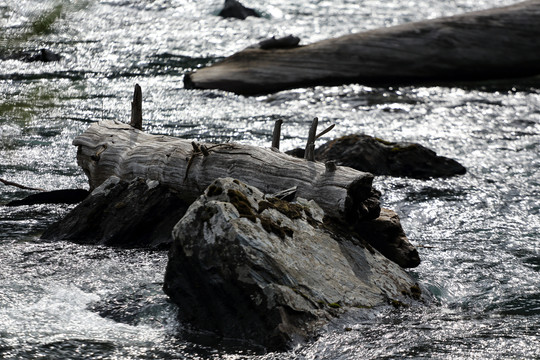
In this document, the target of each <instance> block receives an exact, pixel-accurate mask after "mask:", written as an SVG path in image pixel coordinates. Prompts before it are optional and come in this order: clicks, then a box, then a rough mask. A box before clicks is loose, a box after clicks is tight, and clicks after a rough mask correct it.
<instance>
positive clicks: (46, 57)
mask: <svg viewBox="0 0 540 360" xmlns="http://www.w3.org/2000/svg"><path fill="white" fill-rule="evenodd" d="M0 55H1V54H0ZM2 58H3V59H7V60H20V61H24V62H37V61H39V62H52V61H59V60H61V59H62V56H61V55H60V54H57V53H55V52H53V51H51V50H48V49H39V50H25V51H19V52H15V53H12V54H9V55H7V56H0V59H2Z"/></svg>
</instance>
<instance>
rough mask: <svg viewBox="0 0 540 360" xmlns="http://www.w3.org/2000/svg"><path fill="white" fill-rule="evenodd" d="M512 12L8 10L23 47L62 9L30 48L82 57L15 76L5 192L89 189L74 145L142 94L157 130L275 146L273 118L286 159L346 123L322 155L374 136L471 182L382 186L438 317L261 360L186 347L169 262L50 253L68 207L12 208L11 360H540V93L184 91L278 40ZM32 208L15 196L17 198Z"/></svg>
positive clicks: (8, 226) (333, 334)
mask: <svg viewBox="0 0 540 360" xmlns="http://www.w3.org/2000/svg"><path fill="white" fill-rule="evenodd" d="M512 2H513V1H506V0H505V1H488V0H485V1H472V0H460V1H452V2H442V1H426V2H421V3H418V2H411V1H408V2H403V1H401V2H392V1H390V2H380V1H371V0H368V1H364V2H361V3H358V2H355V1H346V0H343V1H332V2H321V1H305V2H285V3H284V2H283V1H277V0H271V1H268V2H262V1H253V2H251V3H250V4H249V6H251V7H254V8H256V9H257V10H260V11H262V12H263V15H264V17H263V18H261V19H256V18H248V20H247V21H244V22H238V21H234V20H223V19H221V18H219V17H217V16H215V13H217V11H218V10H219V8H220V7H221V3H222V2H221V1H217V0H215V1H197V2H193V1H183V0H177V1H146V0H132V1H124V0H121V1H120V0H119V1H106V2H105V1H101V2H100V1H85V2H81V3H72V2H69V1H60V2H40V1H35V0H22V1H18V2H14V1H11V0H8V2H7V3H6V5H0V19H1V20H2V22H1V23H0V24H1V26H2V29H6V33H7V34H9V35H12V36H13V37H17V36H22V35H21V34H22V33H23V32H24V31H26V30H25V27H24V25H25V24H27V23H28V22H29V21H32V19H34V18H35V17H36V16H37V14H39V13H42V12H44V11H47V10H48V9H50V8H52V7H53V6H54V5H55V4H57V3H61V4H63V8H62V9H63V10H62V11H63V13H62V16H60V17H59V18H58V19H57V21H56V23H55V25H54V26H53V28H52V31H51V32H50V33H48V34H45V35H43V36H38V37H31V38H29V39H28V41H26V42H24V44H23V45H24V46H25V47H28V48H41V47H43V46H47V47H50V48H51V49H53V50H54V51H57V52H59V53H61V54H62V55H63V57H64V58H63V59H62V60H61V61H60V62H57V63H48V64H29V63H23V62H20V61H17V60H5V61H0V64H1V66H0V141H1V143H0V144H1V145H0V159H1V163H0V177H2V178H9V179H10V180H12V181H16V182H19V183H23V184H27V185H31V186H36V187H42V188H45V189H56V188H75V187H87V180H86V178H85V176H84V174H82V172H81V171H80V170H79V168H78V166H77V164H76V159H75V152H76V149H75V148H74V147H73V146H72V145H71V141H72V139H73V138H74V137H75V136H76V135H77V134H79V133H81V132H82V131H84V129H85V128H86V127H87V126H88V125H89V123H90V122H93V121H98V120H101V119H118V120H121V121H126V122H127V120H128V118H129V111H130V108H129V104H130V101H131V97H132V91H133V85H134V84H135V83H139V84H141V86H142V88H143V100H144V102H143V114H144V115H143V117H144V126H145V128H146V131H149V132H152V133H158V134H168V135H175V136H182V137H186V138H193V139H198V140H202V141H215V142H225V141H237V142H242V143H248V144H255V145H261V146H269V144H270V137H271V131H272V128H273V123H274V121H275V120H277V119H284V120H285V123H284V126H283V141H282V148H283V149H284V150H288V149H292V148H295V147H303V146H304V143H305V140H306V137H307V132H308V128H309V124H310V122H311V120H312V118H313V117H315V116H317V117H319V120H320V126H321V127H326V126H329V125H330V124H333V123H335V124H336V125H337V126H336V128H335V129H334V130H333V131H332V132H331V133H330V134H328V135H327V136H325V137H324V138H323V139H321V143H322V142H323V141H324V140H329V139H331V138H335V137H337V136H340V135H347V134H350V133H357V132H364V133H367V134H369V135H374V136H378V137H381V138H383V139H387V140H391V141H398V140H399V141H413V142H419V143H421V144H423V145H425V146H428V147H429V148H431V149H433V150H435V151H436V152H437V153H438V154H439V155H444V156H448V157H452V158H454V159H456V160H458V161H459V162H461V163H462V164H464V165H465V166H466V167H467V169H468V173H467V174H466V175H464V176H462V177H458V178H451V179H432V180H426V181H420V180H413V179H397V178H390V177H378V178H376V180H375V186H376V187H377V188H378V189H380V190H381V191H382V192H383V197H382V202H383V205H384V206H385V207H388V208H391V209H394V210H396V211H397V212H398V213H399V215H400V216H401V218H402V223H403V226H404V228H405V231H406V233H407V234H408V236H409V238H410V239H411V241H412V242H413V243H414V244H416V245H419V251H420V254H421V257H422V260H423V262H422V264H421V265H420V267H418V268H416V269H413V270H411V271H410V272H411V274H412V275H413V276H414V277H416V278H417V279H418V281H419V282H420V283H421V284H423V285H424V286H425V287H426V288H428V289H430V290H431V291H432V292H433V293H434V294H435V296H436V298H437V301H438V302H439V303H440V304H439V305H437V306H433V307H426V308H414V309H407V310H403V311H396V310H394V309H391V308H388V309H380V310H377V311H373V312H368V313H364V314H362V315H358V317H355V316H352V315H351V317H349V318H344V319H340V320H339V321H338V322H337V323H336V324H333V325H331V326H329V328H328V330H327V331H326V332H324V333H323V334H322V336H321V338H320V339H318V340H317V341H314V342H312V343H309V344H307V345H305V346H298V347H297V348H295V349H294V350H292V351H290V352H289V353H286V354H267V355H265V356H261V357H258V356H252V355H250V353H249V351H246V350H243V349H240V350H239V351H243V353H242V354H240V353H230V352H228V351H227V350H223V349H215V348H212V347H211V346H207V347H205V346H204V345H200V346H199V345H194V344H191V343H190V342H187V341H185V340H183V339H182V338H181V337H180V338H178V337H176V335H175V334H176V330H177V326H179V325H178V324H176V323H175V321H174V319H175V311H176V309H175V308H174V307H173V306H172V305H171V304H169V303H168V301H167V299H166V297H165V295H164V294H163V293H162V291H161V282H162V277H163V269H164V266H165V263H166V254H165V253H150V254H148V253H142V252H133V251H117V250H111V249H103V248H93V247H85V246H79V245H73V244H65V243H61V244H51V243H42V242H40V241H37V240H36V235H37V234H39V232H40V231H42V230H43V229H44V228H45V227H46V226H47V225H48V224H50V223H51V222H52V221H54V220H55V219H58V218H60V217H61V216H62V214H64V213H65V212H66V211H68V209H69V207H66V206H65V207H55V206H34V207H22V208H17V209H12V208H9V209H8V208H6V207H3V206H2V207H0V219H1V220H0V243H1V244H2V246H1V247H0V259H2V260H1V261H0V274H1V275H0V276H1V277H2V282H1V283H0V290H1V291H0V304H1V305H2V306H0V354H2V355H3V354H7V355H8V356H7V357H8V358H9V356H10V355H13V356H12V357H13V358H32V357H38V354H42V355H43V357H46V356H52V357H55V356H63V357H70V356H71V357H79V356H80V357H83V356H86V357H87V358H99V357H100V356H102V357H110V358H118V359H121V358H124V359H129V358H175V357H176V358H191V359H221V358H226V359H240V358H246V357H247V358H265V359H283V358H289V359H356V358H407V357H409V358H455V359H470V358H475V357H476V358H479V359H489V358H491V359H498V358H534V357H540V353H539V349H538V348H537V346H536V345H535V344H537V343H538V341H539V339H540V334H539V332H540V330H539V327H538V323H539V319H540V299H539V297H538V294H537V289H539V288H540V282H539V281H540V280H539V277H538V272H539V271H540V245H539V241H538V240H539V237H538V236H539V234H540V205H539V204H538V197H539V195H540V158H539V156H538V154H539V153H540V145H539V144H540V111H539V109H540V91H539V90H538V81H536V82H535V81H534V80H533V81H530V82H524V83H520V84H511V85H508V84H504V83H503V84H500V83H496V84H488V85H485V86H481V87H476V88H475V87H472V86H455V87H438V86H433V87H398V88H376V87H367V86H362V85H358V84H352V85H345V86H335V87H314V88H308V89H297V90H289V91H283V92H280V93H277V94H272V95H266V96H259V97H249V98H247V97H243V96H237V95H234V94H229V93H225V92H222V91H193V90H185V89H183V82H182V76H183V74H184V73H186V72H188V71H191V70H192V69H194V68H197V67H201V66H204V65H205V64H208V63H209V62H213V61H216V60H218V59H220V58H222V57H223V56H227V55H230V54H232V53H234V52H236V51H238V50H240V49H243V48H245V47H247V46H249V45H252V44H254V43H256V42H258V41H260V40H262V39H264V38H267V37H269V36H272V35H279V36H281V35H288V34H291V33H292V34H294V35H298V36H300V37H301V39H302V43H304V44H305V43H309V42H312V41H316V40H320V39H324V38H328V37H330V36H338V35H342V34H348V33H350V32H353V31H360V30H365V29H371V28H376V27H379V26H385V25H392V24H398V23H403V22H406V21H412V20H418V19H423V18H429V17H436V16H440V15H450V14H455V13H460V12H464V11H467V10H472V9H480V8H488V7H491V6H493V5H504V4H510V3H512ZM3 36H4V35H0V44H3V43H5V41H3ZM11 43H13V42H11ZM531 84H532V85H531ZM29 193H30V192H28V191H23V190H20V189H15V188H8V187H2V188H1V193H0V202H1V203H5V202H7V201H9V200H12V199H15V198H20V197H23V196H24V195H28V194H29ZM122 295H125V296H122ZM134 313H135V314H138V313H140V316H131V315H132V314H134ZM99 314H102V315H99ZM29 315H31V316H29ZM349 327H350V328H351V329H352V330H351V331H347V330H344V329H345V328H349ZM21 334H24V336H21ZM2 352H3V353H2ZM40 356H41V355H40Z"/></svg>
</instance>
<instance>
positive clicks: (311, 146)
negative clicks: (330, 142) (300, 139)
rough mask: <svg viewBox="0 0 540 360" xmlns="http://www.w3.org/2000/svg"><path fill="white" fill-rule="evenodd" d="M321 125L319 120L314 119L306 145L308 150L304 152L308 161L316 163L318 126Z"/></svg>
mask: <svg viewBox="0 0 540 360" xmlns="http://www.w3.org/2000/svg"><path fill="white" fill-rule="evenodd" d="M318 124H319V119H318V118H313V122H312V123H311V127H310V128H309V134H308V139H307V144H306V150H305V152H304V159H307V160H308V161H315V138H316V137H315V135H316V134H317V125H318Z"/></svg>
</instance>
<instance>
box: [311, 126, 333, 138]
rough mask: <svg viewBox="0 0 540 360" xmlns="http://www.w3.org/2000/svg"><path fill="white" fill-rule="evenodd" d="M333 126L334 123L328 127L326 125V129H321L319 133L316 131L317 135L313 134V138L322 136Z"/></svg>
mask: <svg viewBox="0 0 540 360" xmlns="http://www.w3.org/2000/svg"><path fill="white" fill-rule="evenodd" d="M334 126H336V124H332V125H330V126H329V127H327V128H326V129H324V130H323V131H321V132H320V133H318V134H317V136H315V139H318V138H320V137H321V136H323V135H324V134H327V133H328V132H330V131H331V130H332V129H333V128H334Z"/></svg>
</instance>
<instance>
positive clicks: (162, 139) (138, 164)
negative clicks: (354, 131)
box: [73, 121, 380, 221]
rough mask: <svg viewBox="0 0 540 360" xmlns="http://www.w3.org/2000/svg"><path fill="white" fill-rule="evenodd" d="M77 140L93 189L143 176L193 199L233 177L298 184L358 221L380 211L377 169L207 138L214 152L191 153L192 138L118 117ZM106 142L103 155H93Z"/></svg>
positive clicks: (334, 211) (265, 187)
mask: <svg viewBox="0 0 540 360" xmlns="http://www.w3.org/2000/svg"><path fill="white" fill-rule="evenodd" d="M73 144H74V145H76V146H78V151H77V161H78V164H79V165H80V166H81V167H82V168H83V170H84V172H85V174H86V175H87V177H88V179H89V183H90V188H91V189H94V188H96V187H97V186H99V185H100V184H101V183H103V182H104V181H105V180H106V179H107V178H109V177H110V176H112V175H115V176H118V177H119V178H121V179H125V180H131V179H133V178H136V177H143V178H146V179H150V180H157V181H159V182H160V183H162V184H164V185H166V186H169V187H171V188H172V189H174V190H176V191H177V192H178V193H179V194H180V196H181V197H182V198H183V200H185V201H187V202H192V201H194V200H195V199H196V198H197V197H198V196H199V195H200V194H202V192H203V191H204V189H206V187H208V186H209V185H210V184H211V183H212V182H213V181H214V180H215V179H217V178H222V177H232V178H236V179H238V180H240V181H243V182H245V183H248V184H250V185H252V186H254V187H257V188H259V189H260V190H261V191H262V192H264V193H267V194H273V193H276V192H278V191H282V190H286V189H290V188H293V187H296V189H297V191H296V195H297V196H299V197H302V198H305V199H313V200H315V201H316V202H317V203H318V204H319V206H320V207H321V208H322V209H323V210H324V211H325V212H326V214H327V215H328V216H330V217H337V218H347V219H349V220H350V221H357V220H359V219H371V218H375V217H377V216H378V213H379V211H380V207H379V203H378V200H377V199H375V200H374V198H373V194H374V190H373V188H372V186H371V185H372V181H373V175H371V174H369V173H365V172H361V171H357V170H354V169H351V168H347V167H337V169H336V170H335V171H332V172H328V171H326V168H325V165H324V164H322V163H318V162H314V161H306V160H304V159H298V158H294V157H292V156H289V155H287V154H284V153H281V152H276V151H272V150H271V149H268V148H261V147H256V146H250V145H240V144H232V143H231V144H220V145H219V146H212V145H211V144H204V145H205V146H206V147H207V148H208V149H212V150H211V154H210V156H192V155H193V153H194V151H193V150H194V147H193V146H192V143H191V141H189V140H184V139H179V138H174V137H169V136H163V135H159V136H158V135H150V134H145V133H144V132H142V131H139V130H137V129H134V128H133V127H131V126H129V125H127V124H122V123H120V122H116V121H103V122H100V123H97V124H93V125H91V126H90V127H89V128H88V129H87V130H86V131H85V132H84V133H83V134H81V135H79V136H78V137H76V138H75V139H74V141H73ZM104 145H106V148H105V150H103V152H102V153H101V154H100V157H99V159H97V160H95V157H94V159H93V158H92V155H95V153H96V151H97V150H98V149H102V148H103V147H104ZM201 145H202V144H201ZM198 148H199V149H200V145H199V146H198ZM188 166H189V171H187V167H188Z"/></svg>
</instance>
